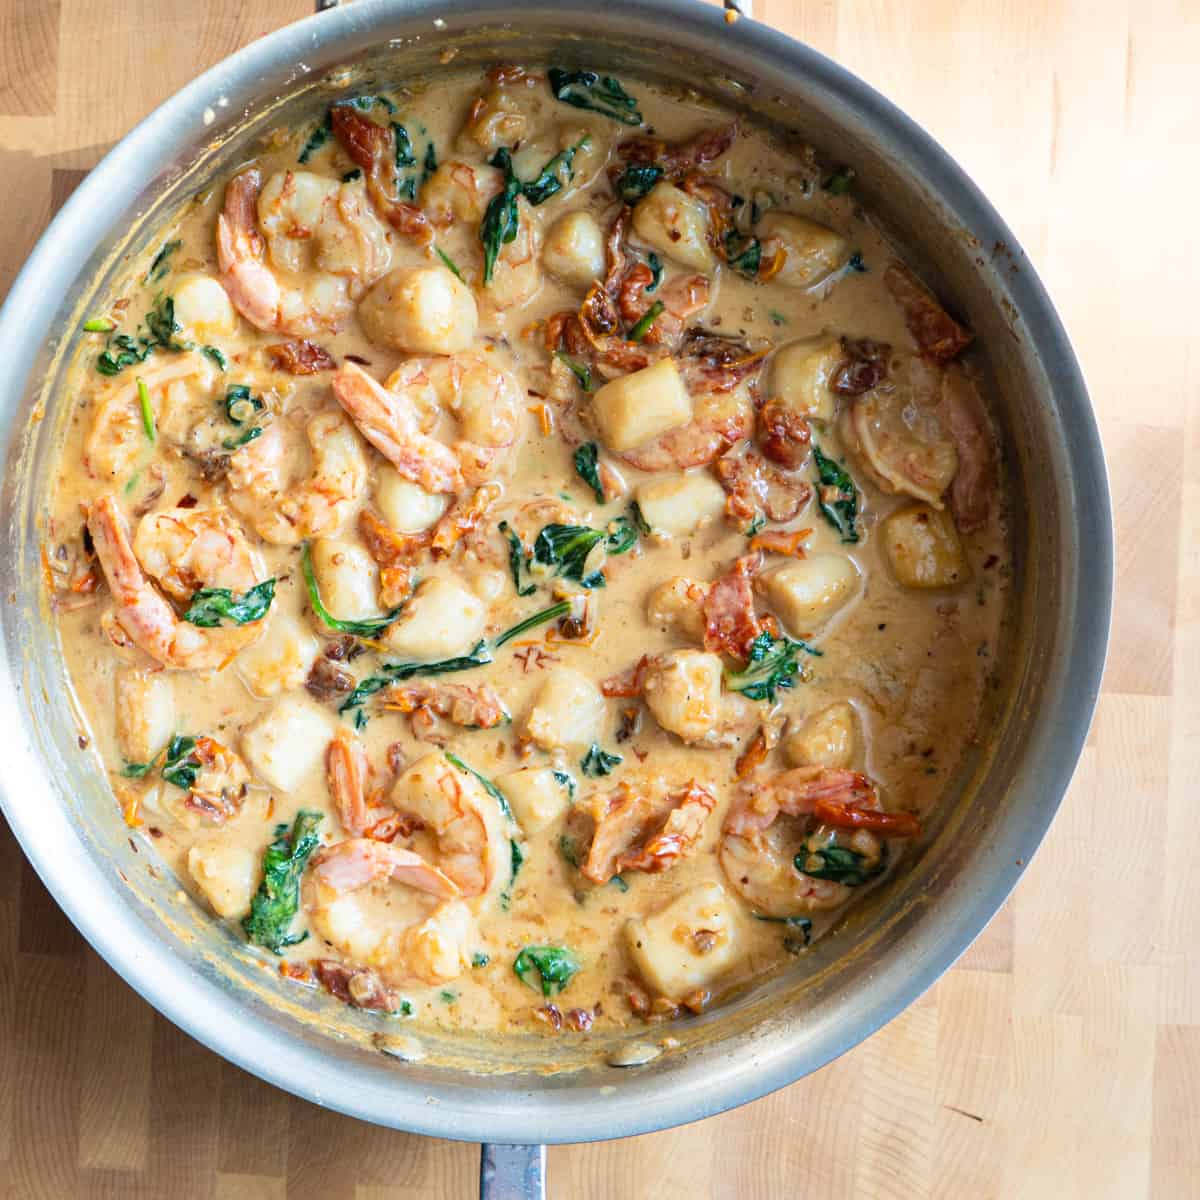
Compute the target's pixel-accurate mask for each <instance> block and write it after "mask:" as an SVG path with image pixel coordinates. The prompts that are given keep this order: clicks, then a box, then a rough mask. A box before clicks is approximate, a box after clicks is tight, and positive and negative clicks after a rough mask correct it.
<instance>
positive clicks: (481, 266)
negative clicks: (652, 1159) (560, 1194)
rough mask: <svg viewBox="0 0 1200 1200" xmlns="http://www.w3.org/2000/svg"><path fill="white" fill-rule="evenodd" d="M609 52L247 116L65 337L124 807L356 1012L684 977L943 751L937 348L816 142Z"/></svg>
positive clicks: (624, 1018) (85, 596)
mask: <svg viewBox="0 0 1200 1200" xmlns="http://www.w3.org/2000/svg"><path fill="white" fill-rule="evenodd" d="M622 83H623V87H622V86H621V85H616V86H615V87H610V86H609V85H607V84H606V83H605V82H604V81H600V80H594V79H589V78H588V77H583V78H574V79H573V78H570V77H567V78H566V79H564V78H563V77H561V76H558V75H553V74H551V78H550V79H548V78H547V73H546V72H545V71H542V70H533V69H530V70H528V71H525V72H522V71H519V70H515V69H504V70H502V71H498V72H494V73H492V75H491V76H489V77H488V78H485V79H481V78H480V77H478V76H474V75H471V76H468V75H461V74H459V75H455V74H448V75H447V77H446V78H445V79H444V80H440V81H437V82H436V83H434V84H432V85H431V86H429V87H428V88H427V89H422V90H420V91H419V92H415V93H411V94H409V93H405V92H404V91H403V90H397V91H393V92H389V93H388V94H387V95H386V96H383V97H380V96H373V97H368V98H360V99H359V100H358V101H357V103H356V104H353V105H349V106H345V105H343V106H341V107H340V108H338V109H335V111H334V113H333V119H332V121H331V122H330V123H329V124H328V125H327V126H325V127H317V128H316V129H315V130H314V129H313V128H308V129H299V130H281V131H279V132H278V133H277V134H276V135H275V136H274V137H273V138H272V139H271V141H270V143H269V144H268V145H267V146H265V147H263V148H262V151H261V153H259V154H257V155H256V156H255V158H254V159H253V161H252V162H248V163H246V164H245V165H244V166H243V167H242V168H241V169H240V170H239V171H238V172H237V174H236V176H234V177H232V178H231V179H230V180H226V181H224V184H223V185H222V186H220V187H217V188H215V189H214V190H213V191H212V192H210V193H208V194H204V195H201V196H199V197H197V198H196V199H195V201H194V202H192V203H191V204H189V205H188V206H187V207H186V208H185V209H184V210H183V211H181V212H180V213H178V215H177V217H176V219H175V220H174V222H173V223H172V224H170V225H169V227H167V228H164V229H163V231H162V235H161V237H160V238H159V239H158V240H157V241H156V242H155V243H154V245H153V247H152V249H151V251H150V253H148V255H147V257H146V260H145V261H143V262H141V263H139V264H138V267H137V270H136V271H134V272H132V273H131V274H129V275H128V277H127V278H126V280H125V282H124V284H123V285H122V286H121V287H120V288H119V289H118V290H117V291H115V292H114V293H113V295H112V296H111V301H110V304H109V306H108V308H107V309H106V310H105V311H103V312H98V313H97V314H96V320H95V321H94V322H91V323H90V324H93V325H96V326H98V328H97V330H96V331H95V332H90V333H89V334H88V335H87V336H86V337H85V338H84V344H83V346H82V348H81V350H80V354H79V361H78V364H77V367H76V369H75V374H74V377H73V379H74V382H73V387H72V391H71V394H70V396H69V398H68V399H69V403H71V405H72V406H73V415H72V418H71V423H70V429H69V436H68V439H67V442H66V445H65V447H64V450H63V453H62V458H61V462H60V467H59V473H58V478H57V481H56V486H55V493H54V507H53V520H52V525H51V535H50V537H49V539H48V543H47V547H46V549H47V564H48V572H49V575H48V577H49V582H50V586H51V587H52V588H53V592H54V601H55V609H56V620H57V622H58V627H59V632H60V635H61V639H62V646H63V653H64V655H65V656H66V660H67V664H68V667H69V670H70V675H71V679H72V682H73V685H74V688H75V691H76V694H77V699H78V703H79V706H80V709H81V711H82V713H83V714H84V716H85V719H86V722H87V725H88V736H89V740H90V746H91V752H93V753H94V754H95V756H96V769H97V770H103V771H105V772H107V773H108V775H109V777H110V779H111V781H112V788H113V794H114V813H120V814H121V815H123V817H124V819H125V821H127V822H128V824H129V826H130V827H131V829H132V830H134V831H136V833H137V834H138V835H140V836H143V837H145V838H146V839H147V840H148V841H149V842H150V843H151V844H152V845H153V847H154V849H155V850H156V851H157V853H158V854H160V855H161V856H162V857H163V859H164V860H165V861H166V862H167V863H168V864H169V865H170V866H171V867H172V868H173V869H174V870H175V871H176V872H177V873H178V876H179V878H180V879H181V880H182V881H183V882H184V884H185V885H186V886H187V887H188V888H189V889H190V890H191V891H192V892H193V893H194V895H195V898H196V901H197V903H198V904H200V905H202V906H204V907H205V908H206V909H208V910H210V911H212V912H214V913H215V914H216V915H217V916H218V917H219V918H221V919H224V920H225V921H227V923H228V927H229V930H230V934H231V936H233V937H237V938H245V937H247V936H249V938H250V941H251V942H252V943H253V944H256V945H257V946H259V947H260V948H261V953H262V954H263V955H264V957H265V958H266V959H267V960H269V961H277V962H278V963H279V966H280V969H281V970H282V971H283V973H284V974H285V975H288V976H290V977H291V978H293V979H294V980H295V981H296V983H297V985H298V986H319V985H321V984H324V986H326V987H328V988H329V989H330V990H331V991H333V992H334V993H335V994H337V995H339V996H340V997H341V998H342V999H344V1000H347V1001H348V1002H350V1003H355V1004H358V1005H359V1006H361V1007H366V1008H373V1009H378V1010H379V1011H380V1012H381V1014H383V1013H387V1012H393V1013H396V1014H398V1015H400V1016H402V1017H408V1016H411V1017H413V1018H415V1019H417V1020H419V1021H425V1022H436V1023H438V1024H441V1025H443V1026H451V1027H452V1026H455V1025H458V1024H463V1025H467V1026H471V1027H475V1028H479V1027H494V1028H497V1029H529V1028H533V1029H539V1028H544V1029H546V1030H547V1031H549V1030H559V1029H561V1030H562V1031H564V1034H565V1033H568V1032H571V1031H578V1030H585V1029H587V1028H591V1027H597V1026H600V1025H624V1024H630V1023H636V1022H639V1021H643V1020H654V1019H660V1018H663V1017H671V1016H674V1015H677V1014H680V1013H681V1012H686V1011H687V1010H692V1011H698V1010H700V1009H702V1008H704V1007H705V1006H706V1005H709V1004H710V1003H713V1002H715V1001H717V1000H719V998H720V996H721V995H722V994H723V993H727V992H728V991H729V990H730V989H732V988H734V987H737V986H739V985H742V984H744V983H745V982H746V981H748V980H750V979H752V978H754V977H756V976H758V975H761V974H763V973H765V972H768V971H770V970H772V969H774V968H777V967H779V966H780V965H781V964H782V963H785V962H787V961H790V960H792V959H793V957H794V956H797V955H803V953H804V950H805V947H806V945H807V944H809V941H810V939H811V938H813V937H816V936H818V935H819V934H820V933H822V932H823V931H824V930H825V929H826V928H828V926H829V924H830V922H831V920H832V919H834V918H836V916H837V915H838V914H839V913H840V912H842V911H844V910H845V908H846V906H847V905H850V904H852V903H853V902H854V900H855V897H856V896H859V895H861V894H862V892H863V891H864V889H866V888H869V887H871V886H872V885H873V884H874V883H875V882H876V881H877V880H878V879H880V878H882V877H883V875H884V873H885V872H886V871H887V870H888V869H889V868H890V866H892V865H894V864H895V863H896V862H897V861H898V860H899V859H901V858H902V857H903V856H904V855H905V854H908V853H911V852H912V851H911V849H910V846H911V845H912V840H913V838H914V836H915V837H917V838H918V839H919V836H920V833H919V831H920V826H921V817H922V815H923V814H927V813H928V812H929V811H930V810H931V808H933V807H934V806H936V805H937V803H938V801H939V797H940V796H941V794H942V792H943V790H944V787H945V783H946V780H947V779H948V778H950V777H951V776H952V775H953V774H954V772H955V770H956V768H957V767H958V765H959V764H960V761H961V759H962V757H963V755H964V752H965V750H966V748H967V747H968V746H969V744H970V743H971V742H972V740H973V739H974V738H975V737H976V735H977V722H978V719H979V714H980V711H981V703H982V699H983V694H984V690H985V688H986V687H987V684H988V680H989V675H990V672H991V670H992V665H993V664H992V654H993V651H994V648H995V646H996V644H997V638H998V636H999V631H1000V627H1001V622H1002V619H1003V615H1004V609H1005V604H1006V580H1007V577H1008V573H1009V547H1008V541H1007V534H1006V527H1005V499H1004V495H1003V491H1002V488H1001V484H1000V478H1001V477H1000V472H999V464H998V452H997V449H996V445H995V441H994V435H993V431H992V427H991V424H990V421H989V419H988V417H987V414H986V410H985V408H984V406H983V404H982V402H981V400H980V398H979V395H978V391H977V387H976V383H977V380H976V379H975V372H974V368H973V367H972V365H971V358H970V352H969V350H968V351H967V353H966V354H965V356H964V355H962V354H960V351H962V350H963V348H964V344H965V342H966V340H967V334H966V333H965V331H964V330H963V329H962V328H961V327H959V326H957V325H956V324H955V323H954V322H953V321H951V320H950V319H949V318H948V317H947V316H946V314H945V312H944V311H943V310H942V309H941V307H940V306H939V305H938V303H937V302H936V301H935V300H934V299H933V298H932V297H931V296H929V295H928V293H926V292H925V291H924V290H923V289H922V288H921V287H920V285H918V284H917V283H916V281H915V280H914V279H913V277H912V276H911V275H909V274H908V273H907V272H906V271H905V270H904V268H903V267H902V266H901V265H900V264H899V263H898V262H897V259H896V256H895V253H894V251H893V250H892V249H891V248H890V247H889V245H888V243H887V242H886V241H885V240H884V238H883V237H882V236H881V233H880V231H879V229H878V228H877V227H876V226H875V225H874V224H873V223H872V221H871V219H870V216H869V214H868V213H866V212H864V211H863V210H862V209H861V208H860V207H859V205H858V203H857V202H856V200H855V196H854V187H853V179H852V175H850V174H848V173H846V172H845V171H844V170H841V169H839V168H838V167H836V166H832V167H831V166H829V165H827V164H826V165H821V164H819V163H817V161H816V160H815V158H814V157H813V155H812V154H811V153H810V152H809V151H808V150H807V149H806V148H805V147H803V146H800V145H794V144H793V145H788V144H782V143H781V142H780V141H778V140H774V139H773V138H772V137H770V136H768V135H767V134H765V133H764V132H761V131H759V130H756V129H754V128H752V127H749V126H747V125H745V124H742V125H741V126H740V127H737V128H731V127H730V124H731V123H730V118H729V117H728V116H727V115H726V114H722V113H721V112H720V111H719V110H716V109H714V108H712V107H709V106H701V105H699V104H698V103H696V102H694V101H693V100H686V99H680V98H675V97H667V96H666V95H663V94H660V93H658V92H656V91H655V90H654V89H653V88H651V87H650V86H648V85H645V84H642V83H640V82H639V81H637V80H632V79H630V80H624V81H622ZM626 89H627V90H626ZM556 90H557V91H558V92H559V93H560V94H562V95H566V96H571V97H574V98H576V100H579V101H581V102H582V104H583V105H585V107H579V106H578V105H576V104H572V103H569V102H563V101H562V100H561V99H558V98H556V96H555V91H556ZM626 97H628V99H626ZM587 106H591V107H587ZM597 110H601V111H597ZM638 117H641V118H642V121H641V124H640V125H639V124H638V123H637V118H638ZM617 118H621V119H617ZM505 148H507V149H508V150H511V152H512V153H511V158H510V159H509V163H510V164H511V165H506V163H505V157H504V155H503V154H501V155H500V156H499V158H496V155H497V152H498V151H501V150H502V149H505ZM556 156H558V157H556ZM493 162H497V163H498V164H499V165H490V164H492V163H493ZM396 164H399V165H396ZM505 188H507V190H505ZM622 196H623V198H622ZM626 204H628V207H626ZM509 233H511V234H512V235H513V236H512V237H511V240H506V237H507V234H509ZM489 246H490V249H491V250H492V251H493V252H494V253H495V262H494V264H493V266H492V269H491V279H490V280H488V281H486V282H485V280H484V274H485V271H486V267H487V259H488V257H489V255H488V249H489ZM606 246H607V249H606ZM452 270H453V271H456V272H458V274H459V275H461V277H462V280H463V282H462V283H459V282H458V280H457V279H455V277H454V275H453V274H452V273H451V271H452ZM168 301H170V302H171V304H173V311H171V309H170V308H168V307H167V304H166V302H168ZM660 303H661V305H662V308H661V309H660V308H659V304H660ZM652 305H653V306H654V307H651V306H652ZM110 326H111V328H109V327H110ZM139 338H140V339H141V340H139ZM106 371H107V372H108V373H105V372H106ZM139 381H140V382H139ZM577 464H581V465H582V470H581V469H580V467H579V466H578V465H577ZM822 471H823V472H824V479H823V480H822V478H821V476H822ZM597 489H599V491H600V492H601V493H602V495H603V500H602V499H601V498H600V497H599V496H598V495H597ZM501 526H503V528H501ZM85 531H86V532H85ZM306 564H307V571H308V572H309V573H310V574H311V577H312V584H311V587H310V586H309V584H308V583H307V582H306ZM514 570H515V572H516V583H514V575H513V572H514ZM268 581H273V583H269V582H268ZM717 581H720V582H719V583H717ZM714 583H717V586H715V587H714V586H713V585H714ZM585 585H586V586H585ZM518 587H519V589H520V590H519V592H518ZM314 589H315V594H316V596H317V597H318V598H319V600H320V602H321V604H322V606H323V608H324V610H325V613H324V617H323V616H322V615H320V614H318V613H317V612H315V611H314V602H313V594H314ZM553 606H557V608H554V609H553V613H552V615H551V617H550V618H549V619H545V620H543V621H541V622H532V623H531V624H530V627H529V628H527V629H526V630H524V631H523V632H520V633H517V634H514V635H512V636H510V637H508V638H507V640H503V643H502V644H501V641H500V639H502V638H503V636H504V634H505V632H506V631H509V630H511V629H512V628H513V627H514V626H516V625H518V623H520V622H522V621H523V620H525V618H529V617H532V616H535V615H536V614H541V613H545V612H546V610H548V609H551V608H552V607H553ZM264 613H265V615H264ZM325 617H332V618H333V619H335V620H336V621H337V622H339V623H340V625H341V628H334V627H331V626H330V624H329V622H328V621H327V620H326V619H325ZM389 618H391V619H390V620H389ZM471 656H474V658H475V659H476V660H478V665H474V666H472V665H471V663H470V661H469V660H470V657H471ZM747 656H749V657H750V658H751V660H752V661H750V662H749V663H747ZM464 658H466V659H468V662H467V663H465V664H464V663H463V662H462V661H461V660H462V659H464ZM455 660H459V661H455ZM431 663H436V664H441V666H440V667H439V668H437V669H435V670H433V671H431V670H430V664H431ZM447 663H449V664H450V666H451V667H452V668H454V669H446V664H447ZM397 668H402V669H397ZM368 680H374V681H376V682H374V683H370V684H367V686H366V687H364V686H363V684H364V682H365V681H368ZM372 689H374V690H372ZM482 781H486V783H485V782H482ZM498 796H500V797H503V798H504V799H503V802H502V801H501V800H499V799H498ZM506 810H507V811H506ZM303 814H308V815H307V816H305V815H303ZM317 816H319V820H318V819H316V817H317ZM114 819H119V817H116V816H115V817H114ZM298 820H299V823H298V824H297V821H298ZM306 831H308V834H309V836H308V837H307V838H305V837H304V836H303V835H304V834H305V832H306ZM272 845H273V846H274V849H273V850H269V849H268V847H270V846H272ZM264 853H266V861H264ZM264 871H265V878H264ZM276 954H277V955H278V958H277V959H276V958H275V955H276Z"/></svg>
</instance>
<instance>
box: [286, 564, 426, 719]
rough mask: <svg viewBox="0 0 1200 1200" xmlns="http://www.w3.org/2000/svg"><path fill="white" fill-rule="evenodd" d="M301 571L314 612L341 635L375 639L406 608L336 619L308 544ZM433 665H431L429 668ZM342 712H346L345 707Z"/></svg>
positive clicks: (398, 606) (400, 606)
mask: <svg viewBox="0 0 1200 1200" xmlns="http://www.w3.org/2000/svg"><path fill="white" fill-rule="evenodd" d="M300 569H301V570H302V571H303V573H304V584H305V587H307V588H308V601H309V603H310V604H311V605H312V610H313V612H315V613H316V614H317V616H318V617H319V618H320V619H321V622H322V623H323V624H325V625H327V626H328V627H329V628H330V629H336V630H337V631H338V632H339V633H348V634H350V635H351V636H353V637H365V638H369V637H374V636H375V635H376V634H377V633H380V632H381V631H382V630H384V629H386V628H387V627H388V626H389V625H390V624H391V623H392V622H393V621H394V620H395V619H396V618H397V617H398V616H399V615H400V610H401V609H402V608H403V607H404V605H403V604H399V605H397V606H396V607H395V608H393V609H392V611H391V612H390V613H387V614H386V615H384V616H382V617H372V618H370V619H368V620H363V621H344V620H342V619H340V618H339V617H335V616H334V615H333V614H332V613H331V612H330V611H329V609H327V608H326V607H325V605H324V603H323V602H322V600H321V591H320V589H319V588H318V587H317V576H316V573H315V572H314V571H313V565H312V554H311V552H310V551H309V548H308V543H307V542H305V543H304V550H303V552H302V553H301V555H300ZM433 665H434V664H432V663H431V664H429V666H433ZM415 673H416V672H414V674H415ZM376 690H378V689H376ZM341 711H343V712H344V711H345V706H343V708H342V709H341Z"/></svg>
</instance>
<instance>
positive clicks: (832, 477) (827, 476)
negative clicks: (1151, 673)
mask: <svg viewBox="0 0 1200 1200" xmlns="http://www.w3.org/2000/svg"><path fill="white" fill-rule="evenodd" d="M813 462H814V463H816V467H817V481H818V483H819V484H820V486H819V487H818V488H817V503H818V504H819V505H820V508H821V515H822V516H823V517H824V518H825V520H827V521H828V522H829V524H830V525H832V526H833V527H834V529H836V530H837V531H838V533H839V534H841V536H842V541H843V542H847V543H854V542H857V541H858V488H857V487H855V486H854V480H853V479H851V478H850V475H849V473H848V472H847V471H846V469H845V467H843V466H841V465H840V464H839V463H838V462H836V461H835V460H834V459H832V458H830V457H828V456H827V455H826V454H823V453H822V452H821V447H820V446H818V445H817V443H816V442H813Z"/></svg>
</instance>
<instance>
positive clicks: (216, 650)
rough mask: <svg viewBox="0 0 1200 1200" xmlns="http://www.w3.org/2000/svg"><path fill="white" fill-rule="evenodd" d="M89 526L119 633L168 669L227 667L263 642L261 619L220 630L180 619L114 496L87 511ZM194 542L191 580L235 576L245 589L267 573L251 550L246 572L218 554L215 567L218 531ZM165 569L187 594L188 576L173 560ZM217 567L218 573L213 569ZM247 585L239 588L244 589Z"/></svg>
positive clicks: (164, 564)
mask: <svg viewBox="0 0 1200 1200" xmlns="http://www.w3.org/2000/svg"><path fill="white" fill-rule="evenodd" d="M180 513H182V514H184V516H185V517H187V518H193V517H196V516H197V515H198V514H200V515H203V513H202V511H201V510H195V509H192V510H180V509H176V510H174V515H176V516H177V515H178V514H180ZM172 515H173V514H172V513H171V512H167V513H158V514H155V515H154V516H153V517H148V518H146V520H154V521H156V522H157V521H158V520H160V519H162V518H168V519H169V518H171V517H172ZM87 527H88V532H89V533H90V534H91V535H92V541H93V543H94V544H95V547H96V557H97V559H98V560H99V562H100V567H101V570H103V572H104V577H105V579H106V580H107V581H108V588H109V591H110V592H111V593H112V596H113V599H114V601H115V602H116V606H117V607H116V613H115V624H116V626H117V628H118V630H119V631H120V633H121V634H123V635H125V636H126V637H128V638H129V640H130V641H132V642H133V643H134V644H135V645H136V646H138V647H139V648H140V649H141V650H144V651H145V652H146V653H147V654H148V655H150V657H151V658H153V659H155V661H157V662H159V663H161V664H162V665H163V666H164V667H172V668H175V669H176V670H185V671H206V670H213V669H216V668H219V667H223V666H224V665H225V664H226V663H227V662H228V661H229V660H230V659H232V658H233V656H234V655H236V654H237V653H238V651H240V650H242V649H244V648H245V647H246V646H248V645H250V643H252V642H253V641H255V640H256V639H257V638H258V636H259V634H260V633H261V631H262V624H263V623H262V621H261V620H260V621H253V622H249V623H248V624H245V625H234V626H227V627H220V628H215V629H203V628H201V627H199V626H197V625H191V624H189V623H187V622H186V621H181V620H180V619H179V617H178V616H176V614H175V610H174V609H173V608H172V607H171V605H170V604H169V603H168V602H167V601H166V600H165V599H164V598H163V597H162V596H161V595H160V594H159V592H158V591H156V590H155V588H154V585H153V584H152V583H151V582H150V580H149V578H148V577H147V575H146V572H145V571H144V570H143V569H142V566H141V564H140V563H139V561H138V558H137V556H136V554H135V553H134V550H133V547H132V546H131V545H130V543H129V531H128V528H127V527H126V524H125V518H124V517H123V516H122V515H121V510H120V508H119V506H118V504H117V501H116V498H115V497H114V496H111V495H109V496H101V497H100V498H99V499H98V500H96V501H95V502H94V503H93V504H92V506H91V508H90V509H89V511H88V517H87ZM139 532H140V530H139ZM225 536H226V537H228V538H230V539H232V538H233V533H232V532H231V531H226V534H225ZM194 542H195V543H199V546H197V548H196V553H195V554H191V553H190V551H191V549H192V547H191V546H188V547H187V549H186V550H185V552H184V556H185V557H186V558H188V560H189V569H190V571H191V572H193V574H192V575H191V576H190V577H191V578H197V576H199V574H200V573H201V572H202V573H203V577H202V578H197V582H200V583H203V584H205V585H207V586H229V584H228V583H219V582H217V581H218V580H231V579H233V578H236V579H237V580H238V582H239V584H240V583H242V582H243V581H247V582H246V583H245V586H253V584H254V583H255V582H257V581H258V580H259V579H260V578H261V576H263V575H265V570H264V569H263V568H262V566H261V560H259V558H258V555H257V554H256V553H255V552H254V551H252V550H250V549H249V547H246V550H245V565H246V566H247V567H248V568H249V570H248V571H246V572H243V571H242V570H237V571H234V570H232V569H231V570H228V571H227V570H226V569H225V568H226V567H227V566H232V564H229V563H225V562H223V561H222V555H221V554H220V553H217V554H216V558H217V562H216V563H215V564H213V563H210V562H209V561H208V558H209V556H210V554H212V553H213V552H214V548H215V550H216V551H219V549H220V543H219V538H218V533H217V531H216V530H208V531H206V532H205V533H204V534H203V536H201V535H199V534H198V535H197V537H196V538H195V539H194ZM193 544H194V543H193ZM161 566H162V570H163V574H164V576H165V577H166V578H168V579H170V580H171V581H172V583H173V584H174V585H176V586H178V587H179V589H180V591H182V589H183V586H184V580H185V579H186V578H189V576H186V575H185V574H184V573H183V571H182V570H176V569H175V566H174V565H173V564H172V563H171V560H170V559H169V558H165V559H163V560H162V562H161ZM181 566H182V564H181ZM213 566H215V567H216V569H211V570H210V567H213ZM245 586H241V587H239V588H238V590H245Z"/></svg>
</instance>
